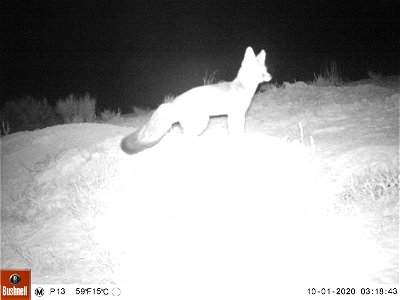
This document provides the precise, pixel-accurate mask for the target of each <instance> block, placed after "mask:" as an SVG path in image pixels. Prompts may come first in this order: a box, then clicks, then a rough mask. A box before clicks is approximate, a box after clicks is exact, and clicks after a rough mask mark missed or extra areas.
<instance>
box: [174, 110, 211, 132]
mask: <svg viewBox="0 0 400 300" xmlns="http://www.w3.org/2000/svg"><path fill="white" fill-rule="evenodd" d="M209 120H210V118H209V116H208V115H205V114H191V115H190V116H187V117H186V118H184V119H182V120H180V122H179V123H180V125H181V127H182V128H183V133H184V134H185V135H186V136H198V135H200V134H202V133H203V131H204V130H205V129H206V128H207V126H208V122H209Z"/></svg>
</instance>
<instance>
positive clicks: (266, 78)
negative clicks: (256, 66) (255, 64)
mask: <svg viewBox="0 0 400 300" xmlns="http://www.w3.org/2000/svg"><path fill="white" fill-rule="evenodd" d="M261 78H262V81H265V82H267V81H270V80H271V79H272V76H271V74H269V73H268V72H267V71H265V72H263V74H262V77H261Z"/></svg>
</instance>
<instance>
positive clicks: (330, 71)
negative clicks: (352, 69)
mask: <svg viewBox="0 0 400 300" xmlns="http://www.w3.org/2000/svg"><path fill="white" fill-rule="evenodd" d="M312 84H313V85H315V86H341V85H344V84H345V83H344V81H343V80H342V78H341V76H340V73H339V70H338V66H337V63H336V61H334V60H332V61H331V62H330V64H329V66H328V65H327V64H326V65H325V66H324V67H323V70H322V71H321V73H320V74H319V75H318V76H317V75H315V74H314V81H312Z"/></svg>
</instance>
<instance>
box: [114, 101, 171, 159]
mask: <svg viewBox="0 0 400 300" xmlns="http://www.w3.org/2000/svg"><path fill="white" fill-rule="evenodd" d="M177 114H178V112H177V110H176V107H175V104H174V103H164V104H161V105H160V106H159V107H158V108H157V109H156V110H155V111H154V113H153V115H152V116H151V118H150V120H149V121H148V122H147V123H146V124H144V125H143V127H141V128H140V129H138V130H137V131H135V132H134V133H132V134H130V135H128V136H126V137H125V138H123V139H122V142H121V148H122V150H124V151H125V152H126V153H128V154H135V153H138V152H140V151H143V150H145V149H146V148H150V147H153V146H154V145H156V144H157V143H158V142H159V141H160V140H161V138H162V137H163V136H164V135H165V134H166V133H167V132H168V130H169V129H170V128H171V125H172V124H173V123H175V122H177V121H178V117H177Z"/></svg>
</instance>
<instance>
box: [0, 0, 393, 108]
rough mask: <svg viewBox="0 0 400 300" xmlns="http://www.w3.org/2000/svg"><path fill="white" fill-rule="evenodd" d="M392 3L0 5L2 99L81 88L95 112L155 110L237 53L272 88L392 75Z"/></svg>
mask: <svg viewBox="0 0 400 300" xmlns="http://www.w3.org/2000/svg"><path fill="white" fill-rule="evenodd" d="M399 3H400V1H398V0H394V1H385V0H381V1H353V0H347V1H297V0H293V1H284V0H281V1H249V0H247V1H234V0H232V1H218V0H215V1H207V0H202V1H190V0H186V1H151V0H148V1H99V0H92V1H55V0H54V1H19V0H14V1H4V0H2V1H1V2H0V18H1V25H2V26H1V36H2V42H1V51H2V53H3V54H2V64H4V66H3V67H1V70H2V78H1V82H2V88H1V94H2V95H1V97H2V100H4V99H5V100H11V99H15V98H16V97H21V96H24V95H31V96H33V97H36V98H39V99H41V98H43V97H46V98H47V99H48V100H49V101H50V102H52V101H54V100H56V99H57V98H58V97H65V96H67V95H68V94H69V93H74V94H82V93H85V92H89V93H90V94H91V95H93V96H95V97H96V98H97V100H98V107H99V108H100V109H104V108H112V109H117V108H118V107H120V108H121V109H122V112H129V109H130V107H131V106H132V105H134V104H135V105H143V106H150V107H155V106H156V105H157V104H159V103H161V102H162V101H163V98H164V96H165V95H167V94H173V95H177V94H179V93H182V92H184V91H185V90H187V89H189V88H191V87H194V86H197V85H201V84H202V83H203V79H202V78H203V77H204V75H205V74H206V72H207V73H208V74H210V73H212V72H213V71H215V70H218V72H217V74H216V76H217V79H221V80H222V79H223V80H232V79H233V78H234V77H235V75H236V72H237V70H238V68H239V66H240V62H241V60H242V58H243V54H244V51H245V49H246V47H247V46H252V47H253V48H254V50H255V51H256V53H258V52H259V51H260V50H261V49H265V50H266V52H267V59H266V65H267V67H268V71H269V72H270V73H271V74H272V76H273V82H282V81H293V80H297V81H299V80H304V81H307V80H311V79H313V76H314V75H313V74H314V72H315V73H320V70H321V67H322V66H323V65H324V64H325V63H327V62H328V63H329V62H330V61H331V60H335V61H336V62H337V64H338V67H339V69H340V71H341V74H342V77H343V78H344V79H348V80H355V79H361V78H366V77H367V75H366V73H367V71H369V70H372V71H374V72H377V73H382V74H383V75H394V74H399V69H400V68H399V65H400V62H399V54H400V47H399V44H400V42H399V40H400V38H399V37H400V33H399V24H400V13H399V10H400V6H399Z"/></svg>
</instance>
